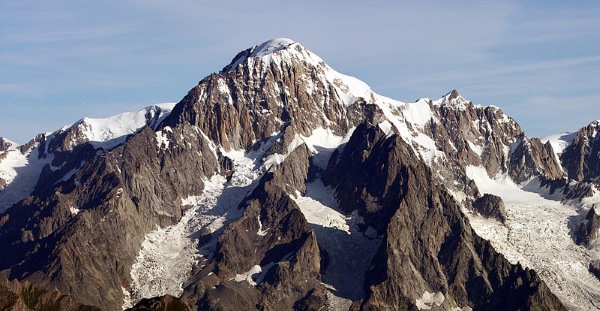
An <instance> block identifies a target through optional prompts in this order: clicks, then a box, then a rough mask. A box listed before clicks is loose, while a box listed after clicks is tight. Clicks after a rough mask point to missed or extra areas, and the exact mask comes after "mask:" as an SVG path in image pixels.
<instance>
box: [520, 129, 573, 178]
mask: <svg viewBox="0 0 600 311" xmlns="http://www.w3.org/2000/svg"><path fill="white" fill-rule="evenodd" d="M509 161H510V164H509V165H510V169H509V175H510V177H511V178H512V179H513V180H514V181H515V182H517V183H522V182H524V181H527V180H529V179H531V178H532V177H534V176H538V175H540V176H543V178H544V179H545V180H550V181H552V180H559V179H562V177H563V174H562V168H561V167H560V164H559V163H558V162H557V161H556V157H555V156H554V150H553V149H552V146H551V145H550V143H549V142H547V143H545V144H542V142H541V141H540V140H539V139H538V138H529V139H528V138H526V137H525V134H521V135H519V136H518V137H517V140H516V141H515V142H514V143H513V144H512V145H511V148H510V160H509Z"/></svg>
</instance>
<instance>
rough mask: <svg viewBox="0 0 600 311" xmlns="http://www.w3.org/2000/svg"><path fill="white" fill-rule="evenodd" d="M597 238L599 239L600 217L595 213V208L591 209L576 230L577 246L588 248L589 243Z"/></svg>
mask: <svg viewBox="0 0 600 311" xmlns="http://www.w3.org/2000/svg"><path fill="white" fill-rule="evenodd" d="M598 238H600V215H598V213H597V212H596V208H595V207H592V208H591V209H590V211H589V212H588V214H587V216H586V217H585V220H584V221H583V223H581V225H580V226H579V228H578V229H577V244H582V245H585V246H587V247H590V246H591V243H592V242H593V241H594V240H596V239H598Z"/></svg>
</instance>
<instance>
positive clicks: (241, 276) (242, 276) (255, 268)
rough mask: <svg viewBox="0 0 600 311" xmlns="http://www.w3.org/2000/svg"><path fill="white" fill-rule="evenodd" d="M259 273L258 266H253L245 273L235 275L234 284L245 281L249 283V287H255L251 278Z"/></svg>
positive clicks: (260, 270) (260, 269)
mask: <svg viewBox="0 0 600 311" xmlns="http://www.w3.org/2000/svg"><path fill="white" fill-rule="evenodd" d="M261 272H262V268H261V267H260V266H259V265H254V266H253V267H252V268H250V270H248V271H247V272H246V273H242V274H236V275H235V278H234V279H235V281H236V282H243V281H247V282H248V283H250V285H252V286H256V282H255V281H254V280H253V279H252V276H253V275H255V274H258V273H261Z"/></svg>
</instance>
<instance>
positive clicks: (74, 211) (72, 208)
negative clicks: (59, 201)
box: [69, 205, 80, 215]
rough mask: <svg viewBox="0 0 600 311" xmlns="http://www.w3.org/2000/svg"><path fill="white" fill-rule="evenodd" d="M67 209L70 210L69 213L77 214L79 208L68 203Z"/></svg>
mask: <svg viewBox="0 0 600 311" xmlns="http://www.w3.org/2000/svg"><path fill="white" fill-rule="evenodd" d="M69 211H70V212H71V215H77V214H79V212H80V211H79V209H78V208H77V207H74V206H73V205H69Z"/></svg>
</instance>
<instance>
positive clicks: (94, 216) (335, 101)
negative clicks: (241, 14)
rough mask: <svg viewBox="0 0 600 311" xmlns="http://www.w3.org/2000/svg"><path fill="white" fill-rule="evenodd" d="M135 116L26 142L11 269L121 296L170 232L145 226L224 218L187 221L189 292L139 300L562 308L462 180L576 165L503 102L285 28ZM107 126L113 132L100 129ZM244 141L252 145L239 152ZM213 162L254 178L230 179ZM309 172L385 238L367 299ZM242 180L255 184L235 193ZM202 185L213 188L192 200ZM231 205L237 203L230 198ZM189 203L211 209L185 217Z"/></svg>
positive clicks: (5, 264)
mask: <svg viewBox="0 0 600 311" xmlns="http://www.w3.org/2000/svg"><path fill="white" fill-rule="evenodd" d="M131 118H134V119H135V120H137V121H136V122H137V123H136V122H134V123H135V124H137V125H136V126H133V127H132V128H131V132H132V133H131V135H129V133H127V134H126V135H117V136H111V135H112V134H109V132H103V131H101V130H98V131H96V132H95V131H93V130H92V129H94V128H96V129H97V126H98V122H94V121H93V120H91V119H83V120H81V121H80V122H78V123H76V124H74V125H73V126H72V127H70V128H67V129H65V130H61V131H57V132H54V133H52V134H50V135H40V136H39V137H37V138H36V139H35V140H32V142H30V143H29V144H27V145H24V146H21V147H19V150H18V151H17V152H20V153H21V154H22V155H27V156H28V157H30V158H31V159H36V158H37V159H39V160H40V161H41V162H37V163H39V164H40V165H39V172H38V175H39V177H38V178H37V179H35V180H34V184H33V185H32V189H33V191H32V193H31V195H29V196H26V197H25V198H24V199H22V200H18V202H16V204H11V205H10V208H9V209H8V210H7V211H6V212H5V213H3V214H0V237H1V238H0V249H2V250H6V249H8V250H10V252H5V253H6V254H7V255H6V256H2V257H0V272H1V273H2V274H3V275H6V276H8V277H9V278H10V279H18V280H23V281H28V282H32V283H35V284H36V286H40V287H42V288H53V289H56V290H58V291H59V292H61V293H63V294H69V295H73V296H74V297H75V298H76V299H77V300H78V301H81V302H83V303H86V304H89V305H95V306H99V307H101V308H103V309H107V310H117V309H119V308H121V307H122V306H123V305H124V304H123V303H124V298H127V294H126V293H129V292H130V291H131V289H132V283H133V277H132V275H131V272H132V270H133V269H132V265H133V264H134V262H136V260H138V252H139V251H140V248H141V247H142V246H143V245H144V243H145V242H149V243H150V244H152V243H156V244H159V243H163V242H160V241H154V240H150V241H147V240H148V234H150V233H153V232H157V231H160V232H163V231H164V232H171V231H176V230H179V229H180V228H181V227H185V228H186V230H187V228H188V227H189V226H188V225H189V224H191V223H193V222H194V221H197V222H202V221H206V219H210V221H213V222H212V223H211V224H216V225H215V226H214V227H215V228H216V229H214V230H213V229H211V228H212V227H210V226H205V227H203V228H204V229H202V230H199V231H197V232H191V233H190V234H189V235H185V236H183V237H182V239H189V240H193V241H195V244H194V243H189V244H186V245H188V246H186V247H197V249H196V251H197V252H198V254H197V255H198V256H197V257H195V258H194V260H196V261H195V263H194V264H193V268H192V271H190V275H189V278H188V279H186V280H181V283H176V284H175V285H176V286H175V287H177V288H179V287H181V289H182V293H181V292H180V293H178V294H177V295H179V294H180V299H181V300H179V299H177V298H173V297H171V296H165V295H164V294H165V293H160V294H159V295H158V296H159V297H157V298H153V299H149V300H142V301H141V302H139V303H138V304H136V306H135V307H133V310H145V309H159V310H169V309H177V308H183V309H185V308H186V306H185V305H184V304H182V301H183V302H185V303H186V304H187V305H188V306H189V307H191V309H194V310H256V309H260V310H279V309H283V310H287V309H299V310H318V309H323V308H324V307H325V306H332V305H335V306H338V307H339V306H344V307H345V308H348V307H350V305H351V308H353V309H369V310H374V309H390V310H395V309H398V310H408V309H411V310H414V309H415V308H416V309H421V308H425V309H426V308H427V307H439V308H442V309H452V308H463V307H470V308H473V309H497V310H504V309H531V310H563V309H564V307H563V305H562V304H561V303H560V301H558V299H557V298H556V297H555V296H554V295H553V294H552V293H551V292H550V291H549V290H548V288H547V287H546V285H545V283H544V282H543V281H541V280H540V279H539V277H538V276H537V274H536V273H535V272H534V271H532V270H528V269H524V268H522V267H521V266H520V265H518V264H517V265H512V264H510V263H509V262H508V261H507V260H506V259H505V258H504V257H503V256H502V255H501V254H499V253H498V252H496V251H495V250H494V248H493V247H492V246H491V245H490V243H488V242H487V241H485V240H483V239H481V238H480V237H478V236H477V235H476V234H475V233H474V231H473V230H472V228H471V227H470V224H469V221H468V219H467V218H466V216H465V215H464V214H463V213H462V212H461V204H462V203H463V202H457V201H456V200H455V198H454V197H453V195H451V193H452V192H455V193H456V192H458V193H464V194H465V195H464V197H466V198H467V199H468V200H471V199H475V198H479V197H480V194H479V190H478V189H477V187H476V186H475V184H474V183H473V181H471V180H470V179H469V178H468V177H467V174H466V169H467V168H468V167H470V166H475V167H483V168H484V169H485V171H486V172H487V173H488V174H489V176H491V177H494V176H499V175H506V176H508V177H509V178H512V179H513V180H514V181H516V182H521V181H525V180H529V179H531V178H535V177H539V178H543V179H544V180H548V181H551V180H559V179H561V178H562V177H563V173H562V170H561V168H560V165H558V163H557V162H556V159H555V157H554V152H553V151H552V148H551V146H550V145H549V144H545V145H544V144H541V142H540V141H539V140H536V139H530V138H527V137H526V136H525V135H524V134H523V133H522V131H521V129H520V127H519V126H518V124H517V123H516V122H514V120H512V119H511V118H509V117H507V116H506V115H505V114H504V113H502V111H500V110H499V109H498V108H496V107H491V106H490V107H481V106H476V105H473V104H472V103H470V102H468V101H466V100H465V99H464V98H462V96H460V95H459V94H458V93H457V92H456V91H453V92H451V93H449V94H447V95H446V96H444V97H443V98H441V99H440V100H437V101H431V100H419V101H417V102H415V103H410V104H406V103H401V102H397V101H394V100H391V99H388V98H385V97H382V96H379V95H377V94H375V93H373V92H372V91H371V90H370V89H369V87H368V86H366V85H365V84H364V83H362V82H360V81H358V80H356V79H354V78H351V77H347V76H344V75H342V74H339V73H337V72H335V71H334V70H333V69H331V68H330V67H329V66H327V65H326V64H325V63H324V62H323V61H322V60H321V59H320V58H319V57H318V56H316V55H314V54H312V53H311V52H309V51H308V50H306V49H305V48H304V47H302V46H301V45H300V44H298V43H294V42H292V41H290V40H287V39H278V40H271V41H268V42H265V43H264V44H262V45H261V46H258V47H253V48H250V49H248V50H245V51H243V52H241V53H240V54H238V55H237V56H236V57H235V58H234V59H233V60H232V62H231V63H230V64H229V65H227V66H226V67H225V68H224V69H223V70H222V71H221V72H220V73H219V74H212V75H210V76H208V77H206V78H204V79H203V80H201V81H200V82H199V83H198V85H197V86H196V87H194V88H193V89H191V90H190V91H189V93H188V94H187V95H186V96H185V97H184V98H183V99H182V100H181V101H180V102H179V103H178V104H177V105H176V106H175V107H174V108H173V110H172V111H171V113H170V114H168V116H167V113H166V112H165V111H163V110H161V109H150V110H148V111H145V112H142V114H141V115H140V114H139V113H136V114H133V115H132V116H131ZM138 121H139V122H138ZM138 125H139V127H138ZM100 132H101V133H107V134H106V135H108V136H102V135H100V136H101V137H104V138H102V139H96V138H97V137H98V135H96V134H97V133H100ZM94 137H96V138H94ZM92 138H93V139H92ZM258 151H260V152H258ZM239 153H241V154H245V155H246V156H248V157H250V156H249V155H250V154H254V155H255V156H254V157H253V158H251V159H250V158H246V159H250V161H249V162H248V163H245V162H243V163H242V164H240V160H239V159H238V158H236V157H235V155H236V154H239ZM256 154H258V155H256ZM0 161H1V159H0ZM240 165H242V166H243V165H247V166H248V167H250V166H251V167H252V169H251V170H246V167H241V166H240ZM236 174H246V175H247V176H246V175H245V176H242V177H240V176H238V175H236ZM219 175H221V176H223V177H220V176H219ZM217 177H220V178H223V179H224V180H227V182H226V183H225V184H227V183H229V182H230V181H231V180H235V179H236V178H245V179H248V180H250V181H251V182H250V183H249V184H248V185H247V186H244V187H238V188H242V190H240V189H227V190H231V191H229V192H227V193H226V192H225V191H223V192H218V191H217V190H218V189H217V190H215V189H214V188H218V187H216V186H215V184H214V183H212V182H213V181H214V180H221V179H219V178H217ZM442 180H450V181H455V182H454V183H443V182H442ZM208 182H211V184H208ZM311 182H323V183H324V184H325V185H327V186H329V187H331V189H333V191H334V192H335V198H334V197H329V198H327V199H329V200H324V199H323V197H321V198H310V199H312V200H313V201H311V204H314V205H318V204H320V205H318V206H321V207H322V209H323V210H324V209H325V207H328V206H325V205H324V202H325V201H336V202H335V203H339V210H338V209H337V207H335V205H336V204H331V205H332V206H334V207H332V209H335V210H334V211H332V213H333V212H335V213H340V212H342V213H343V214H342V216H340V218H341V219H342V221H343V222H344V223H343V224H342V225H341V227H344V226H345V227H348V228H350V226H352V228H351V229H348V231H342V232H343V234H346V233H348V234H357V235H364V236H368V237H370V238H372V239H371V240H369V241H371V242H372V243H379V242H380V243H381V244H377V245H375V247H373V249H377V250H376V251H373V252H371V254H366V255H367V257H368V258H373V259H372V260H370V259H368V260H367V261H371V262H367V264H368V265H367V266H366V267H365V269H364V270H367V267H370V268H369V269H368V271H367V272H365V273H362V272H361V271H364V270H361V271H358V272H355V271H353V273H356V274H358V273H360V274H363V275H361V278H360V280H361V281H360V282H359V283H362V284H358V287H362V288H364V290H360V291H357V292H358V294H357V296H356V297H355V296H353V297H352V299H354V300H355V301H354V302H352V301H349V299H348V297H341V296H336V293H338V292H337V291H336V289H334V288H332V286H331V284H325V282H324V281H325V278H324V277H323V275H324V272H323V271H325V270H326V269H327V266H328V265H330V264H332V262H333V261H330V260H329V259H330V258H334V257H333V256H331V255H332V254H328V252H327V251H326V250H325V248H324V247H322V246H323V245H320V244H319V239H317V234H318V233H317V230H314V225H315V224H314V223H309V222H308V220H307V218H308V216H307V214H305V212H304V211H303V210H302V209H301V208H300V205H299V203H296V201H295V199H297V198H298V196H301V195H305V194H306V195H308V188H309V187H308V185H309V184H310V183H311ZM231 184H233V183H229V185H231ZM207 185H210V186H211V187H212V188H211V187H208V186H207ZM223 185H224V184H223ZM223 185H217V186H223ZM8 186H10V184H8V183H7V187H8ZM13 186H14V184H13ZM223 187H224V186H223ZM246 187H247V188H246ZM7 189H8V188H7ZM221 189H223V188H221ZM246 189H248V190H246ZM321 190H323V189H321ZM235 191H243V192H240V193H241V194H239V195H238V194H236V196H234V195H229V193H233V192H235ZM323 191H328V190H327V189H325V190H323ZM236 193H237V192H236ZM211 195H212V196H214V197H211ZM313 195H314V193H313ZM321 195H322V194H321ZM189 198H203V200H204V201H202V200H199V201H198V203H194V204H196V205H194V206H190V204H189V203H186V202H189V200H188V199H189ZM211 199H214V201H215V202H213V203H214V206H212V207H211V208H209V207H207V206H208V205H209V204H208V203H207V202H208V201H210V200H211ZM318 199H320V201H319V200H318ZM233 200H235V202H229V201H233ZM225 201H227V202H225ZM479 201H480V202H479ZM477 202H479V203H478V206H479V207H478V208H477V210H480V212H481V213H486V214H489V215H490V216H492V217H499V218H500V219H503V217H504V218H505V213H503V209H502V204H501V200H498V199H497V197H493V196H489V195H484V196H483V197H482V198H481V199H480V200H478V201H477ZM227 204H232V205H233V206H234V208H232V209H231V210H227V211H226V212H222V213H221V209H220V207H222V206H224V205H227ZM236 206H237V208H235V207H236ZM190 208H193V209H194V210H193V211H195V212H197V213H198V214H193V215H195V217H198V219H192V220H189V217H188V218H186V217H187V215H188V214H187V212H188V211H189V209H190ZM203 208H204V210H203ZM202 213H205V214H202ZM219 213H221V214H219ZM344 215H345V216H344ZM202 217H204V218H202ZM328 217H329V218H328ZM331 217H332V216H331V215H330V214H328V215H325V216H324V218H325V220H327V221H325V222H323V223H321V224H320V225H321V226H324V227H323V228H325V227H326V226H328V225H330V223H331V222H332V221H331ZM344 217H345V218H344ZM186 219H187V220H186ZM184 220H185V221H190V222H188V223H184V222H183V221H184ZM328 221H329V222H328ZM338 225H339V224H338ZM209 227H210V228H209ZM345 227H344V228H345ZM327 228H329V227H327ZM327 228H325V229H327ZM332 228H333V227H332ZM329 229H331V228H329ZM334 229H335V230H338V229H339V228H337V227H336V228H334ZM331 231H333V229H332V230H331ZM331 231H329V232H331ZM338 231H340V230H338ZM320 232H325V233H327V232H328V231H327V230H321V231H320ZM186 233H187V232H186ZM320 237H321V236H320ZM344 241H351V242H349V243H352V241H356V240H344ZM373 241H376V242H373ZM143 242H144V243H143ZM167 243H172V244H173V245H169V246H172V248H176V247H179V246H181V245H179V244H178V243H177V241H171V240H167ZM189 245H191V246H189ZM378 245H379V246H378ZM377 246H378V248H377ZM348 247H358V246H357V245H349V246H348ZM206 250H208V251H206ZM205 251H206V252H205ZM174 253H175V254H177V253H176V252H174ZM161 254H162V253H161ZM162 255H164V256H163V257H165V258H167V257H168V258H170V257H177V256H173V253H165V254H162ZM150 268H154V267H150ZM363 279H364V280H365V281H364V282H363V281H362V280H363ZM162 281H164V280H160V279H159V280H156V282H162ZM165 282H166V281H165ZM507 297H510V299H507ZM355 298H356V299H355ZM134 303H135V301H134ZM340 308H341V307H340Z"/></svg>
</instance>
